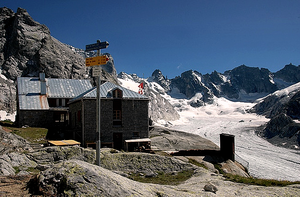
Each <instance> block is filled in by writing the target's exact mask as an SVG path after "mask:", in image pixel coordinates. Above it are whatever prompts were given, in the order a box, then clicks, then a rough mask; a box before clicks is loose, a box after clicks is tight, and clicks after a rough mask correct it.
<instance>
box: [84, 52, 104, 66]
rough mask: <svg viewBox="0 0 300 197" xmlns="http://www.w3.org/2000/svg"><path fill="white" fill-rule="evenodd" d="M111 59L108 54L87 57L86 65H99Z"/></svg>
mask: <svg viewBox="0 0 300 197" xmlns="http://www.w3.org/2000/svg"><path fill="white" fill-rule="evenodd" d="M108 60H109V58H108V56H107V55H102V56H96V57H88V58H85V65H86V66H98V65H104V64H106V63H107V61H108Z"/></svg>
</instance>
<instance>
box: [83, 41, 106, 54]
mask: <svg viewBox="0 0 300 197" xmlns="http://www.w3.org/2000/svg"><path fill="white" fill-rule="evenodd" d="M108 45H109V43H108V42H106V41H105V42H100V40H97V43H95V44H88V45H86V46H85V51H94V50H100V49H106V48H107V47H108Z"/></svg>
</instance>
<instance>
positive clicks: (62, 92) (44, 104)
mask: <svg viewBox="0 0 300 197" xmlns="http://www.w3.org/2000/svg"><path fill="white" fill-rule="evenodd" d="M17 85H18V97H19V108H20V109H21V110H30V109H31V110H44V109H49V105H48V101H47V97H48V98H74V97H76V96H78V95H80V94H82V93H83V92H86V91H87V90H89V89H91V88H93V86H92V84H91V83H90V81H89V80H79V79H53V78H47V79H46V87H47V88H46V90H47V95H41V94H40V93H41V82H40V80H39V78H38V77H18V79H17Z"/></svg>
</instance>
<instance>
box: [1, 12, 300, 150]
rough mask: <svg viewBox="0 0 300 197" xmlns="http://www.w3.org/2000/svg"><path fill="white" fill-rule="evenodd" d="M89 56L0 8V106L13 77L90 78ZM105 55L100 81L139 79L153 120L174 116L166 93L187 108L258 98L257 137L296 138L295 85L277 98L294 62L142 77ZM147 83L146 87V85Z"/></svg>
mask: <svg viewBox="0 0 300 197" xmlns="http://www.w3.org/2000/svg"><path fill="white" fill-rule="evenodd" d="M93 55H95V54H94V52H90V53H86V52H85V51H84V50H82V49H76V48H74V47H72V46H70V45H66V44H63V43H61V42H60V41H58V40H57V39H55V38H53V37H52V36H51V35H50V30H49V29H48V28H47V27H46V26H45V25H41V24H39V23H38V22H36V21H34V20H33V19H32V18H31V17H30V15H29V14H28V13H27V11H26V10H24V9H21V8H19V9H18V10H17V12H16V13H14V12H13V11H12V10H11V9H8V8H0V68H1V69H0V71H1V73H0V86H1V89H0V110H6V111H10V112H13V111H15V110H16V100H15V98H16V79H17V77H18V76H23V77H25V76H38V73H39V72H42V71H44V72H45V73H46V77H52V78H72V79H80V78H88V79H90V80H91V82H93V78H92V70H91V69H90V68H86V67H85V60H84V58H85V57H90V56H93ZM107 55H108V56H109V58H110V60H109V62H108V64H106V65H104V66H102V68H103V70H104V74H103V78H102V79H105V80H108V81H111V82H113V83H119V81H118V79H126V78H127V79H130V80H133V81H135V82H137V83H141V82H144V83H145V84H146V87H145V94H146V95H147V96H148V97H149V98H150V100H151V102H150V107H149V113H150V116H151V119H152V120H154V121H158V120H160V119H164V120H166V121H171V120H176V119H178V118H179V115H178V113H177V112H176V110H175V109H174V106H172V105H171V104H170V103H169V102H168V100H167V99H165V98H164V95H166V94H168V95H170V96H172V97H174V98H187V99H191V98H193V97H195V95H197V96H196V97H195V99H191V101H190V103H189V104H190V105H191V106H193V107H200V106H203V105H207V104H211V103H213V101H214V98H215V97H225V98H227V99H229V100H231V101H242V102H258V101H256V99H259V98H260V99H261V100H260V101H259V103H258V104H257V105H256V106H255V107H254V108H253V109H252V110H251V112H255V113H259V114H263V115H266V116H268V117H270V118H272V119H271V121H270V122H269V125H267V126H266V128H265V129H263V131H261V132H260V135H262V136H263V137H266V138H270V139H272V138H274V137H278V138H291V139H293V140H294V141H295V143H299V141H300V137H299V136H300V135H299V131H298V129H299V128H300V127H299V128H298V123H296V122H295V121H294V119H298V118H299V117H300V105H299V94H300V93H299V87H298V86H297V85H296V86H293V87H294V89H293V91H292V92H290V94H287V95H281V96H278V91H279V90H283V89H284V88H287V87H290V86H291V85H294V84H296V83H298V82H300V66H296V65H292V64H289V65H286V66H284V68H283V69H281V70H279V71H277V72H275V73H272V72H270V71H269V70H268V69H266V68H257V67H248V66H245V65H241V66H239V67H236V68H234V69H232V70H228V71H226V72H224V73H219V72H217V71H214V72H212V73H211V74H205V75H203V74H201V73H199V72H197V71H195V70H189V71H186V72H184V73H182V74H181V76H179V77H175V78H173V79H167V78H166V77H165V76H164V75H163V74H162V73H161V71H160V70H155V71H154V72H153V74H152V76H150V77H149V78H147V79H142V78H139V77H138V76H136V75H134V74H126V73H120V74H119V75H117V71H116V69H115V67H114V61H113V57H112V56H111V55H110V54H107ZM150 82H151V84H152V85H151V86H150V85H147V84H150ZM153 84H156V85H153ZM285 90H286V91H287V89H285ZM276 91H277V92H276ZM268 95H269V96H268ZM263 97H264V99H262V98H263ZM283 122H285V123H284V124H283ZM279 124H280V126H278V125H279ZM274 125H277V126H274ZM299 130H300V129H299ZM281 131H284V134H282V133H281ZM292 131H293V132H292ZM298 145H299V144H298Z"/></svg>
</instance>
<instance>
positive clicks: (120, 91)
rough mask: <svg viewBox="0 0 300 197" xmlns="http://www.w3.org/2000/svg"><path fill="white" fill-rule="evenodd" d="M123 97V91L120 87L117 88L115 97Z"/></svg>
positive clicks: (114, 93)
mask: <svg viewBox="0 0 300 197" xmlns="http://www.w3.org/2000/svg"><path fill="white" fill-rule="evenodd" d="M122 97H123V92H122V90H120V89H115V90H114V91H113V98H122Z"/></svg>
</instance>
